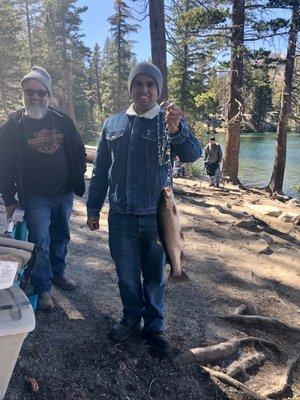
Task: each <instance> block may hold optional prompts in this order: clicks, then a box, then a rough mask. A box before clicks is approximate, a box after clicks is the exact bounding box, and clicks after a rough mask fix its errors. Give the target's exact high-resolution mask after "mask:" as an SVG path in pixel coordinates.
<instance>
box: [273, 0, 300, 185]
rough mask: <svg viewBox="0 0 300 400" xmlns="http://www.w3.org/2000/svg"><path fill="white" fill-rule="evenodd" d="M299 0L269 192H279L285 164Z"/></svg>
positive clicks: (285, 74) (293, 23) (286, 72)
mask: <svg viewBox="0 0 300 400" xmlns="http://www.w3.org/2000/svg"><path fill="white" fill-rule="evenodd" d="M299 9H300V0H295V2H294V4H293V12H292V20H291V27H290V31H289V41H288V48H287V54H286V62H285V72H284V86H283V90H282V95H281V105H280V113H279V121H278V127H277V137H276V142H277V144H276V152H275V161H274V167H273V173H272V176H271V179H270V182H269V185H268V190H269V191H270V192H271V193H281V192H282V187H283V178H284V171H285V164H286V144H287V126H288V119H289V116H290V113H291V101H292V87H293V73H294V64H295V54H296V45H297V34H298V31H299V25H300V23H299V19H300V11H299Z"/></svg>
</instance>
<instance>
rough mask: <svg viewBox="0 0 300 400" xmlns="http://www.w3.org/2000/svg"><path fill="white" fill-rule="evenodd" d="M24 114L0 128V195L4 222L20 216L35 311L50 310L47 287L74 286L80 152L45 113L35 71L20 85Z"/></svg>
mask: <svg viewBox="0 0 300 400" xmlns="http://www.w3.org/2000/svg"><path fill="white" fill-rule="evenodd" d="M21 88H22V95H23V97H22V99H23V104H24V108H22V109H21V110H19V111H17V112H15V113H14V114H12V115H11V116H10V118H9V119H8V121H7V122H6V123H5V124H4V125H3V126H2V127H1V128H0V192H1V194H2V198H3V201H4V204H5V207H6V214H7V219H8V220H9V219H10V218H11V217H12V214H13V212H14V210H15V209H16V208H17V207H19V208H23V209H24V210H25V220H26V223H27V228H28V239H29V241H30V242H32V243H34V244H35V248H36V252H37V253H36V259H35V264H34V267H33V270H32V273H31V278H30V280H31V284H32V286H33V289H34V291H35V293H37V294H38V308H39V309H41V310H48V311H49V310H52V309H53V301H52V298H51V295H50V291H51V287H52V283H54V284H56V285H57V286H58V287H60V288H61V289H64V290H73V289H75V287H76V285H75V282H74V281H73V280H72V279H69V278H67V277H66V276H65V269H66V256H67V244H68V242H69V240H70V232H69V219H70V216H71V212H72V208H73V196H74V193H75V194H76V195H79V196H82V195H83V193H84V191H85V185H84V172H85V169H86V161H85V148H84V145H83V143H82V140H81V137H80V135H79V134H78V132H77V130H76V128H75V125H74V123H73V121H72V120H71V119H70V118H69V117H68V116H67V115H65V114H63V113H61V112H59V111H57V110H55V109H53V108H51V107H49V99H50V97H51V95H52V80H51V77H50V75H49V74H48V72H47V71H46V70H45V69H44V68H42V67H38V66H35V67H33V68H32V70H31V71H30V72H29V73H28V74H27V75H25V76H24V78H23V79H22V81H21Z"/></svg>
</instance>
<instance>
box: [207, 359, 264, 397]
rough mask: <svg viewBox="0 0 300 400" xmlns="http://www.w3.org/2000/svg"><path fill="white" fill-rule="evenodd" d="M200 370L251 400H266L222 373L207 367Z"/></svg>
mask: <svg viewBox="0 0 300 400" xmlns="http://www.w3.org/2000/svg"><path fill="white" fill-rule="evenodd" d="M202 369H203V370H204V371H206V372H208V373H209V374H210V375H211V376H214V377H215V378H217V379H218V380H219V381H221V382H223V383H225V384H226V385H229V386H232V387H234V388H235V389H238V390H240V391H241V392H242V393H244V394H246V395H247V396H248V397H250V398H251V399H253V400H268V397H265V396H262V395H260V394H258V393H255V392H253V390H251V389H249V388H248V387H247V386H245V385H244V384H243V383H241V382H239V381H237V380H236V379H234V378H231V377H230V376H228V375H226V374H224V373H223V372H219V371H215V370H214V369H211V368H208V367H202Z"/></svg>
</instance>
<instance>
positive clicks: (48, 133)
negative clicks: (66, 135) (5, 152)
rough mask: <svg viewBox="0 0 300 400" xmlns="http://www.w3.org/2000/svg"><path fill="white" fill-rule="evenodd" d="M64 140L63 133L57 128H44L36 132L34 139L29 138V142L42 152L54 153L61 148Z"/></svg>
mask: <svg viewBox="0 0 300 400" xmlns="http://www.w3.org/2000/svg"><path fill="white" fill-rule="evenodd" d="M62 141H63V135H62V134H61V133H57V131H56V130H55V129H51V130H48V129H43V130H41V131H39V132H37V133H35V134H34V135H33V139H29V140H28V144H29V146H31V147H33V148H34V149H36V150H37V151H39V152H40V153H44V154H53V153H55V152H56V151H57V149H59V147H60V146H61V143H62Z"/></svg>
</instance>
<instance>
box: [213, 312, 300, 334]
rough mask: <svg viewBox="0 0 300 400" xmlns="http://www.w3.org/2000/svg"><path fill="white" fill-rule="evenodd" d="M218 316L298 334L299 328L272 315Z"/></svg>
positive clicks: (232, 320) (230, 320)
mask: <svg viewBox="0 0 300 400" xmlns="http://www.w3.org/2000/svg"><path fill="white" fill-rule="evenodd" d="M220 318H222V319H223V320H225V321H229V322H237V323H242V324H245V325H260V326H265V327H267V328H279V329H284V330H288V331H290V332H293V333H298V334H300V328H298V327H296V326H290V325H286V324H285V323H284V322H281V321H279V320H277V319H276V318H272V317H263V316H261V315H238V314H228V315H223V316H220Z"/></svg>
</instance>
